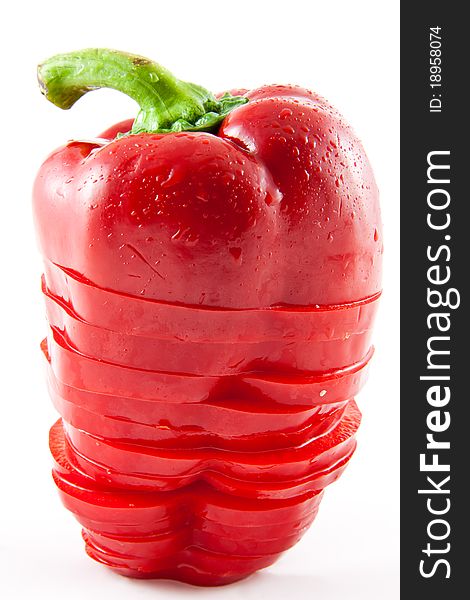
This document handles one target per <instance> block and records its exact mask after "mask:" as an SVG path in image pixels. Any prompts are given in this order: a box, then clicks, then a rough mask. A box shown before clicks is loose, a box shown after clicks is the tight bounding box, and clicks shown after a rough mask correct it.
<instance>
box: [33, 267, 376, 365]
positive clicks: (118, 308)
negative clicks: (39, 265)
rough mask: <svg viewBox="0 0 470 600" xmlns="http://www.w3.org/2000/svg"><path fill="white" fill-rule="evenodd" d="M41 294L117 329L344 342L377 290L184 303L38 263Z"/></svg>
mask: <svg viewBox="0 0 470 600" xmlns="http://www.w3.org/2000/svg"><path fill="white" fill-rule="evenodd" d="M44 269H45V275H44V276H43V277H42V289H43V292H45V293H46V294H47V293H50V294H51V295H52V296H56V297H57V298H58V299H59V300H61V301H62V302H63V303H64V304H66V305H67V306H68V308H69V309H70V310H71V311H72V312H74V313H75V314H76V315H77V317H78V318H79V319H81V320H82V321H86V322H88V323H93V324H94V325H95V326H96V327H101V328H103V329H109V330H110V331H115V332H118V333H124V334H129V335H141V336H147V337H154V338H158V339H170V340H174V339H184V340H188V341H192V342H217V341H219V342H220V341H224V342H237V343H239V342H257V343H260V342H266V341H273V340H277V341H279V340H296V341H308V340H313V341H330V340H332V339H334V340H338V339H339V340H347V339H348V337H349V336H350V335H352V334H363V333H365V332H368V331H370V330H371V329H372V327H373V325H374V320H375V315H376V312H377V308H378V304H379V299H380V292H378V293H377V294H375V295H373V296H371V297H370V298H366V299H365V300H360V301H357V302H353V303H351V304H340V305H327V306H318V305H316V306H306V307H303V306H284V307H283V306H277V307H270V308H261V309H251V310H241V309H238V310H229V309H224V308H217V307H205V306H198V305H196V306H191V307H188V306H185V305H180V304H170V303H168V302H158V301H155V300H154V301H152V300H151V299H147V298H142V297H140V298H136V297H134V296H130V295H126V294H121V293H116V292H114V291H112V290H107V289H103V288H100V287H97V286H96V285H93V284H92V283H91V282H90V281H88V280H86V279H84V278H83V277H80V276H79V275H78V274H77V273H73V272H71V271H70V270H68V269H67V268H65V267H59V266H58V265H55V264H53V263H52V262H51V261H49V260H47V259H45V261H44ZM353 362H354V361H353Z"/></svg>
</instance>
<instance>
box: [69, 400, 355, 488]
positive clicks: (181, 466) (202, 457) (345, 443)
mask: <svg viewBox="0 0 470 600" xmlns="http://www.w3.org/2000/svg"><path fill="white" fill-rule="evenodd" d="M359 422H360V413H359V411H358V409H357V406H356V404H355V403H354V401H351V402H350V403H349V404H348V406H347V408H346V410H345V413H344V415H343V417H342V419H341V421H340V422H339V423H338V424H335V426H333V428H332V429H331V430H330V431H326V432H325V433H324V434H323V435H321V436H320V437H318V438H313V439H311V440H310V441H309V442H308V443H306V444H303V445H302V446H299V447H290V448H286V449H277V450H273V451H266V450H264V451H263V452H240V451H228V450H218V449H216V448H188V449H178V448H155V447H149V446H143V445H133V444H129V443H122V442H121V443H120V442H113V441H111V440H109V439H105V438H103V437H98V436H93V435H90V434H89V433H86V432H84V431H82V430H80V429H76V428H75V427H73V426H72V425H70V424H69V423H64V425H63V426H64V431H65V433H66V438H67V440H68V442H69V443H70V445H71V446H72V448H73V450H74V454H75V455H76V456H77V460H78V462H79V464H80V465H83V464H84V461H87V462H89V463H93V465H96V466H97V467H101V468H102V469H103V471H105V472H110V474H109V476H108V479H109V480H111V479H113V477H114V476H115V474H119V473H122V474H126V475H127V474H128V475H132V476H135V477H139V476H142V477H143V478H146V479H147V480H149V479H155V480H157V481H158V485H162V483H163V482H165V481H166V480H167V479H168V480H169V481H174V479H175V478H182V479H183V480H184V479H185V478H191V479H192V477H194V476H198V475H200V474H202V473H204V472H205V471H211V472H216V473H221V474H223V475H227V476H229V477H234V478H239V479H244V481H247V482H248V481H256V482H263V481H268V482H273V481H274V482H278V481H279V482H280V481H283V480H292V479H297V478H302V477H307V476H309V475H313V474H314V473H316V472H319V471H322V470H324V469H328V468H330V467H331V466H332V465H334V464H336V463H337V462H339V461H341V460H343V459H344V458H345V457H347V456H349V455H350V454H351V451H352V449H353V448H354V447H355V440H354V434H355V433H356V431H357V429H358V427H359ZM82 457H83V459H84V461H82ZM84 470H85V472H87V471H88V470H87V469H84ZM110 482H111V481H110Z"/></svg>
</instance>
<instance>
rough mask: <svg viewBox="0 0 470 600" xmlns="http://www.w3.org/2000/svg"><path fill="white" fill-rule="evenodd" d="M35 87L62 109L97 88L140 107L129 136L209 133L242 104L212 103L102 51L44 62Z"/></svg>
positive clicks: (148, 67) (233, 100) (204, 94)
mask: <svg viewBox="0 0 470 600" xmlns="http://www.w3.org/2000/svg"><path fill="white" fill-rule="evenodd" d="M38 82H39V86H40V88H41V92H42V93H43V94H44V96H46V98H47V99H48V100H49V101H50V102H52V103H53V104H55V105H56V106H58V107H59V108H62V109H69V108H71V107H72V106H73V105H74V104H75V102H77V100H79V99H80V98H81V97H82V96H83V95H85V94H86V93H87V92H90V91H92V90H97V89H100V88H112V89H114V90H118V91H120V92H123V93H124V94H127V95H128V96H130V97H131V98H133V99H134V100H135V101H136V102H137V104H138V105H139V107H140V110H139V113H138V114H137V117H136V118H135V120H134V124H133V126H132V129H131V131H130V133H131V134H136V133H170V132H178V131H214V130H216V129H217V128H218V126H219V125H220V123H221V122H222V121H223V119H224V118H225V117H226V115H227V114H228V113H229V112H231V111H232V110H233V109H234V108H236V107H237V106H241V105H242V104H245V103H246V102H248V99H247V98H245V97H244V96H232V95H230V94H225V95H224V96H222V97H221V98H216V97H215V96H214V95H213V94H212V93H211V92H209V91H208V90H206V89H204V88H203V87H201V86H199V85H195V84H193V83H188V82H185V81H181V80H179V79H177V78H176V77H174V75H172V74H171V73H170V72H169V71H168V70H167V69H165V68H164V67H162V66H161V65H159V64H157V63H155V62H153V61H151V60H149V59H147V58H144V57H142V56H138V55H135V54H129V53H127V52H120V51H118V50H108V49H105V48H90V49H86V50H79V51H76V52H70V53H67V54H57V55H56V56H53V57H52V58H49V59H48V60H46V61H45V62H43V63H42V64H40V65H39V66H38Z"/></svg>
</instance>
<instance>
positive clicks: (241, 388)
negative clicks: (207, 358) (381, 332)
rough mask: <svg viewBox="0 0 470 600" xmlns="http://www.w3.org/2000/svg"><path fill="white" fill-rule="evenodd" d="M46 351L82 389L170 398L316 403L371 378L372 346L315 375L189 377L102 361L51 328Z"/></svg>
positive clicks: (58, 371) (347, 393) (64, 377)
mask: <svg viewBox="0 0 470 600" xmlns="http://www.w3.org/2000/svg"><path fill="white" fill-rule="evenodd" d="M42 350H43V353H44V355H45V356H46V358H47V360H48V361H49V362H50V365H51V368H52V370H53V372H54V374H55V376H56V378H57V379H58V380H59V381H61V382H63V383H64V384H66V385H69V386H71V387H75V388H77V389H81V390H85V391H90V392H96V393H98V394H108V395H110V396H121V397H128V398H135V399H140V400H150V401H157V402H168V403H177V404H180V403H201V402H206V401H208V400H209V401H211V402H217V403H223V402H225V401H227V400H228V401H230V398H233V397H236V398H244V399H249V400H253V401H255V402H257V401H262V402H264V403H266V402H270V403H271V404H272V405H273V406H277V405H283V406H290V405H294V406H296V407H300V406H304V407H306V408H311V407H313V406H321V405H323V404H336V403H338V402H344V400H345V399H347V398H352V397H354V396H355V395H356V394H357V393H358V392H359V390H360V389H361V388H362V386H363V384H364V383H365V380H366V378H367V367H368V363H369V360H370V358H371V357H372V354H373V349H372V348H371V349H370V350H369V352H368V354H367V356H366V357H365V358H364V360H363V361H361V362H360V363H358V364H357V365H354V366H352V367H349V368H345V369H338V370H336V371H331V372H328V373H325V374H317V375H315V376H306V377H304V376H300V375H298V376H284V375H278V374H274V373H273V374H269V375H262V374H256V373H248V374H245V373H243V374H239V375H237V376H227V377H215V376H188V375H187V374H184V375H183V374H175V373H167V372H160V371H148V370H144V369H134V368H130V367H123V366H119V365H114V364H112V363H108V362H105V361H99V360H96V359H93V358H90V357H87V356H85V355H83V354H80V353H78V352H77V351H76V350H74V349H73V348H71V347H70V346H69V345H68V344H67V342H66V341H65V340H64V338H63V337H62V336H61V334H60V332H58V331H57V330H53V331H51V332H50V335H49V337H48V340H47V341H46V340H44V341H43V343H42Z"/></svg>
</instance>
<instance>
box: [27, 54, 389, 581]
mask: <svg viewBox="0 0 470 600" xmlns="http://www.w3.org/2000/svg"><path fill="white" fill-rule="evenodd" d="M39 81H40V84H41V87H42V91H43V93H44V94H45V95H46V97H47V98H48V99H49V100H51V101H52V102H53V103H55V104H56V105H58V106H60V107H61V108H70V107H71V106H72V105H73V104H74V103H75V101H76V100H77V99H78V98H80V97H81V96H82V95H83V94H84V93H86V92H88V91H90V90H92V89H96V88H97V87H112V88H115V89H118V90H121V91H124V92H125V93H127V94H128V95H130V96H131V97H133V98H134V99H135V100H136V101H137V102H138V104H139V106H140V112H139V114H138V116H137V118H136V119H135V120H134V121H127V122H122V123H120V124H117V125H115V126H113V127H111V128H110V129H108V130H107V131H106V132H104V134H102V139H99V140H95V141H73V142H70V143H68V144H66V145H65V146H64V147H62V148H60V149H58V150H57V151H56V152H54V153H52V154H51V155H50V156H49V158H48V159H47V160H46V161H45V163H44V165H43V166H42V167H41V169H40V172H39V174H38V177H37V179H36V182H35V187H34V202H33V204H34V215H35V221H36V227H37V230H38V234H39V235H38V237H39V243H40V247H41V251H42V253H43V257H44V264H45V274H44V278H43V292H44V295H45V299H46V308H47V316H48V320H49V324H50V333H49V336H48V340H47V342H46V341H44V342H43V344H42V348H43V352H44V354H45V356H46V358H47V360H48V364H47V371H48V383H49V388H50V393H51V396H52V398H53V401H54V403H55V406H56V407H57V409H58V410H59V412H60V414H61V416H62V420H60V421H58V422H57V423H56V425H54V426H53V428H52V430H51V435H50V446H51V452H52V454H53V457H54V461H55V465H54V470H53V476H54V480H55V482H56V485H57V487H58V489H59V492H60V494H61V498H62V500H63V502H64V504H65V506H66V507H67V508H69V509H70V510H71V511H72V512H73V513H74V514H75V516H76V517H77V519H78V520H79V522H80V523H81V524H82V525H83V527H84V539H85V544H86V549H87V552H88V554H89V555H90V556H91V557H93V558H94V559H95V560H98V561H99V562H101V563H103V564H106V565H108V566H109V567H111V568H113V569H114V570H115V571H117V572H118V573H121V574H124V575H130V576H133V577H171V578H176V579H181V580H184V581H189V582H191V583H196V584H201V585H219V584H223V583H229V582H231V581H235V580H237V579H240V578H241V577H244V576H246V575H248V574H250V573H252V572H253V571H254V570H256V569H258V568H262V567H264V566H267V565H269V564H272V562H273V561H274V560H276V558H277V556H278V555H279V553H281V552H282V551H284V550H285V549H287V548H288V547H290V546H291V545H292V544H294V543H296V541H297V540H298V539H300V537H301V536H302V535H303V533H304V532H305V530H306V528H307V527H308V526H309V525H310V523H311V522H312V520H313V519H314V517H315V515H316V513H317V510H318V505H319V502H320V499H321V495H322V490H323V488H324V487H325V486H326V485H328V484H330V483H332V482H333V481H335V480H336V479H337V478H338V477H339V476H340V474H341V473H342V471H343V470H344V468H345V467H346V465H347V463H348V461H349V459H350V457H351V455H352V453H353V452H354V448H355V445H356V442H355V433H356V431H357V428H358V426H359V422H360V413H359V411H358V409H357V406H356V404H355V402H354V400H352V398H354V396H355V395H356V393H357V392H358V391H359V390H360V389H361V387H362V385H363V383H364V381H365V378H366V375H367V367H368V363H369V360H370V358H371V356H372V352H373V351H372V349H371V348H370V335H371V330H372V325H373V320H374V316H375V312H376V308H377V303H378V298H379V296H380V277H381V256H382V234H381V224H380V211H379V205H378V199H377V188H376V185H375V182H374V178H373V175H372V171H371V169H370V166H369V163H368V161H367V157H366V155H365V153H364V151H363V149H362V146H361V144H360V142H359V141H358V140H357V138H356V136H355V135H354V133H353V132H352V130H351V129H350V127H349V126H348V125H347V124H346V123H345V122H344V120H343V119H342V118H341V116H340V115H339V114H338V113H337V112H336V111H335V110H334V109H333V108H332V107H331V106H330V105H329V104H328V103H327V102H326V101H325V100H324V99H323V98H321V97H320V96H318V95H316V94H312V93H311V92H308V91H307V90H304V89H301V88H298V87H294V86H265V87H262V88H260V89H258V90H254V91H251V92H247V91H242V90H239V91H238V92H233V93H229V94H224V95H220V96H217V97H216V96H213V95H212V94H211V93H210V92H208V91H207V90H204V89H203V88H201V87H199V86H196V85H194V84H188V83H185V82H181V81H179V80H177V79H175V78H174V77H173V76H172V75H171V74H170V73H168V71H166V70H165V69H163V68H162V67H160V66H159V65H157V64H155V63H153V62H151V61H149V60H147V59H144V58H142V57H138V56H133V55H128V54H124V53H121V52H116V51H110V50H86V51H82V52H76V53H71V54H68V55H60V56H56V57H53V58H52V59H49V60H48V61H46V62H45V63H43V64H42V65H40V67H39ZM51 224H53V225H51Z"/></svg>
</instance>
